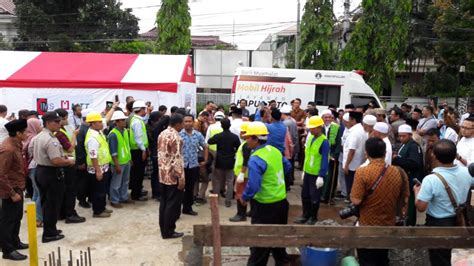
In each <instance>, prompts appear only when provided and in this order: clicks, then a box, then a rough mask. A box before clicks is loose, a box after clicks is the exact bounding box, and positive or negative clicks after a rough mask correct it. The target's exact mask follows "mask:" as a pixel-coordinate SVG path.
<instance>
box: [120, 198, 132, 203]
mask: <svg viewBox="0 0 474 266" xmlns="http://www.w3.org/2000/svg"><path fill="white" fill-rule="evenodd" d="M120 203H122V204H134V203H135V201H134V200H132V199H127V200H122V201H121V202H120Z"/></svg>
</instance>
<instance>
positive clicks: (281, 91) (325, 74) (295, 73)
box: [232, 67, 382, 113]
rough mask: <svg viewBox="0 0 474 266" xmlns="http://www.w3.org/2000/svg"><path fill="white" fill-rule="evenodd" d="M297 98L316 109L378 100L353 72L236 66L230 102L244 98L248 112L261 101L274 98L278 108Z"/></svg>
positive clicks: (377, 102) (377, 101)
mask: <svg viewBox="0 0 474 266" xmlns="http://www.w3.org/2000/svg"><path fill="white" fill-rule="evenodd" d="M295 98H300V99H301V100H302V103H301V108H303V109H305V108H306V105H307V104H308V102H315V103H316V105H317V107H318V109H319V110H322V109H325V108H327V106H328V105H330V104H333V105H335V106H337V107H340V108H344V106H345V105H346V104H350V103H352V104H354V105H355V106H360V105H365V104H367V103H369V102H371V101H372V102H374V103H376V104H378V106H382V105H381V104H380V100H379V99H378V97H377V95H376V94H375V93H374V91H373V90H372V89H371V88H370V87H369V86H368V85H367V84H366V83H365V81H364V79H363V78H362V76H360V75H359V74H357V73H356V72H348V71H326V70H301V69H280V68H257V67H239V68H237V70H236V75H235V77H234V83H233V86H232V102H234V103H238V102H239V100H241V99H246V100H247V101H248V109H249V111H250V113H253V112H255V109H256V108H257V107H258V106H259V105H260V102H261V101H265V102H267V103H268V102H269V101H271V100H275V101H276V102H277V104H278V108H280V107H282V106H283V105H286V104H290V102H291V100H293V99H295Z"/></svg>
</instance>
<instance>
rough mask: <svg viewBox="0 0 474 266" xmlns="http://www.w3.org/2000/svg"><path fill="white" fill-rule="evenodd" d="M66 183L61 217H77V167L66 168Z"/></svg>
mask: <svg viewBox="0 0 474 266" xmlns="http://www.w3.org/2000/svg"><path fill="white" fill-rule="evenodd" d="M63 170H64V183H65V191H64V197H63V203H62V207H61V213H60V217H65V218H67V217H70V216H73V215H77V213H76V209H75V207H76V196H77V175H76V167H75V166H73V167H64V168H63Z"/></svg>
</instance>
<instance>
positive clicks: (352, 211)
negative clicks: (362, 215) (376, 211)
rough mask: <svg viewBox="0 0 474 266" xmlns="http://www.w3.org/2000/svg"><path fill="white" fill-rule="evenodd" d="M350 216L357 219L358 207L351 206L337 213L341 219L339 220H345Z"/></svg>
mask: <svg viewBox="0 0 474 266" xmlns="http://www.w3.org/2000/svg"><path fill="white" fill-rule="evenodd" d="M352 216H355V217H359V206H356V205H353V204H351V205H349V206H348V207H347V208H344V209H342V210H340V211H339V217H341V219H347V218H349V217H352Z"/></svg>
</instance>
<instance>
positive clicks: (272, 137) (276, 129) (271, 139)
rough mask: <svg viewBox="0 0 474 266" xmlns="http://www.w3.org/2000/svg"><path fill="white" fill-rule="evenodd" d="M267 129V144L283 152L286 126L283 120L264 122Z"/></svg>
mask: <svg viewBox="0 0 474 266" xmlns="http://www.w3.org/2000/svg"><path fill="white" fill-rule="evenodd" d="M265 125H266V126H267V129H268V139H267V144H268V145H272V146H273V147H275V148H277V149H278V150H279V151H281V153H282V154H283V153H284V152H285V136H286V130H287V129H286V126H285V124H284V123H283V122H281V121H277V122H273V123H271V124H265Z"/></svg>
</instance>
